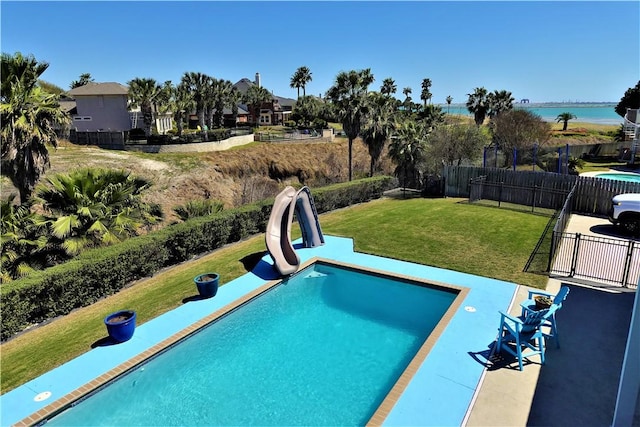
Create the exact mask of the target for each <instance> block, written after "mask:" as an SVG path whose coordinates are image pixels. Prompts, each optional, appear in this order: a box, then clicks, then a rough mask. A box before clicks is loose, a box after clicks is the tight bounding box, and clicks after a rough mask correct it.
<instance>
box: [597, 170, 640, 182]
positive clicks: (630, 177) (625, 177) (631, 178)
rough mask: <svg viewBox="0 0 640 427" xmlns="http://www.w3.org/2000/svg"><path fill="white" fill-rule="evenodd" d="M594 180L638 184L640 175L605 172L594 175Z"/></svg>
mask: <svg viewBox="0 0 640 427" xmlns="http://www.w3.org/2000/svg"><path fill="white" fill-rule="evenodd" d="M595 177H596V178H607V179H616V180H618V181H627V182H640V174H637V173H616V172H605V173H599V174H597V175H595Z"/></svg>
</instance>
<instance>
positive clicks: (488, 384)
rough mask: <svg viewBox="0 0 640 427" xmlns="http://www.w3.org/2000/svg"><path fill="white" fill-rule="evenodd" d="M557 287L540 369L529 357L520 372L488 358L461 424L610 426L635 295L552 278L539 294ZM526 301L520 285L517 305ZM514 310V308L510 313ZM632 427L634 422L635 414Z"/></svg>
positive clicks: (638, 416) (511, 363)
mask: <svg viewBox="0 0 640 427" xmlns="http://www.w3.org/2000/svg"><path fill="white" fill-rule="evenodd" d="M564 284H566V285H568V286H569V287H570V289H571V292H570V293H569V296H568V297H567V301H566V303H565V304H564V306H563V308H562V310H560V311H559V312H558V315H557V322H558V328H559V332H560V342H561V348H556V346H555V343H554V342H553V341H550V345H549V346H548V348H547V352H546V355H547V360H546V363H545V365H544V366H541V365H540V364H539V358H538V357H533V358H532V359H533V363H530V364H525V367H524V370H523V371H522V372H521V371H519V370H518V365H517V363H516V362H515V361H514V360H504V359H502V358H494V359H492V360H491V361H489V362H488V363H487V371H486V375H485V377H484V380H483V382H482V386H481V388H480V391H479V393H478V394H477V396H476V400H475V402H474V404H473V405H472V408H471V411H470V414H469V417H468V419H467V423H466V425H468V426H507V425H508V426H525V425H532V426H534V425H535V426H542V425H544V426H570V425H580V426H609V425H611V421H612V419H613V413H614V409H615V404H616V396H617V393H618V381H619V377H620V372H621V370H622V359H623V355H624V351H625V346H626V342H627V336H628V325H629V322H630V320H631V309H632V307H633V300H634V297H635V293H634V292H629V291H627V292H620V293H612V292H608V291H603V290H599V289H595V288H588V287H585V286H582V285H575V284H571V283H568V282H560V281H558V280H553V279H552V280H550V283H549V286H548V288H547V289H548V290H549V291H550V292H555V291H556V290H557V289H559V288H560V286H561V285H564ZM526 297H527V288H525V287H521V288H520V290H519V294H518V298H517V301H522V300H524V299H526ZM519 312H520V310H519V305H518V304H515V306H514V307H513V308H512V310H511V313H513V314H519ZM497 327H498V316H496V328H497ZM634 425H640V414H639V413H638V411H636V416H635V419H634Z"/></svg>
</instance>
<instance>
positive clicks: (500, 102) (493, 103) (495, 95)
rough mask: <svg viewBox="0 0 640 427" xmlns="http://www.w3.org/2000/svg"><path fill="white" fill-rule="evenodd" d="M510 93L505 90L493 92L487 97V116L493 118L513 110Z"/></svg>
mask: <svg viewBox="0 0 640 427" xmlns="http://www.w3.org/2000/svg"><path fill="white" fill-rule="evenodd" d="M513 101H515V99H514V98H513V96H511V92H509V91H507V90H494V91H493V92H491V93H489V94H488V95H487V115H488V116H489V118H494V117H495V116H497V115H498V114H500V113H502V112H504V111H509V110H511V109H513Z"/></svg>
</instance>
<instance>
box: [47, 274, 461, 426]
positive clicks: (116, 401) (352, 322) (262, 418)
mask: <svg viewBox="0 0 640 427" xmlns="http://www.w3.org/2000/svg"><path fill="white" fill-rule="evenodd" d="M456 295H457V293H456V292H455V291H447V290H442V289H436V288H430V287H424V286H418V285H412V284H408V283H404V282H402V281H398V280H391V279H388V278H383V277H379V276H375V275H372V274H368V273H363V272H358V271H352V270H349V269H346V268H343V267H337V266H333V265H326V264H322V263H316V264H314V265H313V266H311V267H310V268H307V269H305V270H303V271H301V272H300V273H299V274H297V275H295V276H294V277H292V278H290V279H289V280H287V281H284V282H282V284H280V285H277V286H275V287H274V288H272V289H270V290H269V291H267V292H266V293H264V294H263V295H261V296H260V297H258V298H256V299H254V300H253V301H251V302H250V303H248V304H246V305H244V306H242V307H240V308H238V309H237V310H235V311H233V312H231V313H230V314H228V315H226V316H224V317H223V318H221V319H219V320H218V321H216V322H214V323H213V324H211V325H210V326H208V327H206V328H205V329H203V330H202V331H201V332H199V333H197V334H195V335H193V336H192V337H190V338H188V339H187V340H185V341H183V342H182V343H180V344H178V345H176V346H174V347H172V348H170V349H169V350H168V351H166V352H165V353H163V354H161V355H159V356H158V357H156V358H154V359H152V360H151V361H149V362H148V363H146V364H144V365H143V366H141V367H138V368H137V369H136V370H134V371H133V372H132V373H130V374H128V375H126V376H125V377H123V378H121V379H119V380H118V381H115V382H114V383H112V384H110V385H108V386H107V387H105V388H104V389H103V390H101V391H100V392H98V393H96V394H95V395H93V396H91V397H89V398H88V399H86V400H84V401H82V402H81V403H79V404H78V405H76V406H75V407H72V408H71V409H69V410H67V411H65V412H64V413H62V414H60V415H58V416H57V417H55V418H53V419H51V420H49V421H48V423H47V424H49V425H128V426H132V425H362V424H364V423H366V422H367V421H368V420H369V418H370V417H371V415H372V414H373V413H374V412H375V410H376V409H377V408H378V406H379V405H380V403H381V402H382V400H383V399H384V398H385V396H386V395H387V393H388V392H389V390H390V389H391V387H392V386H393V385H394V383H395V382H396V380H397V379H398V377H399V376H400V375H401V374H402V372H403V371H404V369H405V368H406V367H407V365H408V364H409V362H410V361H411V359H412V358H413V356H414V355H415V353H416V351H417V350H418V349H419V348H420V347H421V346H422V344H423V343H424V341H425V339H426V338H427V337H428V336H429V334H430V333H431V331H432V330H433V328H434V327H435V326H436V325H437V323H438V322H439V321H440V319H441V317H442V316H443V314H444V313H445V312H446V310H447V309H448V307H449V306H450V305H451V303H452V302H453V300H454V299H455V297H456Z"/></svg>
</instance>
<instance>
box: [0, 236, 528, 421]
mask: <svg viewBox="0 0 640 427" xmlns="http://www.w3.org/2000/svg"><path fill="white" fill-rule="evenodd" d="M325 239H326V244H325V245H324V246H319V247H316V248H309V249H299V250H298V252H299V254H300V259H301V261H302V262H303V263H310V262H313V261H314V260H317V259H329V260H332V261H335V262H338V263H344V264H348V265H356V266H359V267H362V268H364V269H371V270H378V271H384V272H386V273H389V274H394V275H398V276H404V277H410V278H418V279H421V280H424V281H428V282H431V283H436V284H437V283H443V284H447V285H453V286H456V287H460V288H461V289H464V290H463V291H462V292H466V296H465V295H463V294H462V293H461V295H460V297H459V298H461V299H462V304H461V305H460V306H459V307H458V309H457V310H456V309H455V307H454V306H455V305H456V304H457V303H458V299H456V301H455V302H454V306H452V307H451V308H450V310H449V311H448V312H447V314H446V315H445V316H448V315H449V313H450V312H451V310H453V311H455V313H454V314H453V316H452V317H451V319H450V320H449V322H448V323H447V324H446V326H445V325H442V323H439V324H438V326H437V327H436V331H437V333H436V332H435V331H434V333H432V334H431V335H430V336H429V338H428V339H427V345H426V347H425V346H423V348H421V349H420V350H419V351H418V356H416V357H415V358H414V359H413V360H412V362H411V363H410V364H409V366H408V367H407V369H406V370H405V372H404V373H403V375H402V376H401V378H400V379H399V380H398V382H397V383H396V385H395V386H394V388H393V389H392V390H391V392H390V393H389V395H388V398H387V399H385V401H384V402H383V403H382V404H381V406H380V408H379V411H378V412H376V414H374V416H373V417H372V419H371V422H372V423H373V424H376V425H461V424H463V423H464V420H465V419H466V418H467V417H468V416H469V412H470V411H471V408H472V405H473V399H474V396H475V394H476V393H477V392H478V390H479V387H480V384H481V383H482V377H483V375H484V374H483V373H484V371H485V365H484V364H483V363H482V359H483V358H484V357H486V356H488V350H489V349H490V346H491V345H492V343H493V342H495V338H496V334H497V328H498V322H499V313H498V311H500V310H501V311H508V310H509V307H511V306H512V305H513V304H514V296H515V294H516V292H517V289H518V286H517V285H516V284H514V283H510V282H504V281H500V280H496V279H491V278H488V277H480V276H475V275H471V274H465V273H460V272H456V271H451V270H446V269H442V268H436V267H430V266H427V265H421V264H415V263H411V262H406V261H400V260H396V259H391V258H384V257H379V256H374V255H369V254H364V253H360V252H356V251H355V250H354V242H353V240H352V239H350V238H344V237H336V236H328V235H325ZM300 241H301V240H299V241H298V242H300ZM294 244H296V242H294ZM276 279H277V277H276V274H275V272H274V270H273V266H272V263H271V259H270V258H269V256H268V255H265V256H264V257H263V258H262V260H261V261H260V262H259V263H258V264H257V265H256V267H255V268H254V269H253V270H252V271H251V272H249V273H246V274H244V275H242V276H240V277H238V278H236V279H234V280H232V281H230V282H228V283H226V284H225V285H224V286H221V287H220V289H219V290H218V293H217V294H216V296H215V298H210V299H207V300H196V301H190V302H187V303H185V304H181V305H179V306H178V307H176V308H175V309H174V310H171V311H169V312H167V313H165V314H163V315H161V316H158V317H156V318H155V319H152V320H150V321H148V322H145V323H144V324H141V325H139V326H138V327H136V332H135V334H134V336H133V338H131V339H130V340H129V341H127V342H125V343H122V344H118V345H111V346H95V347H94V348H90V349H89V348H88V349H87V351H86V352H85V353H83V354H82V355H80V356H78V357H76V358H74V359H72V360H70V361H68V362H66V363H65V364H63V365H61V366H59V367H57V368H55V369H52V370H51V371H49V372H47V373H45V374H43V375H41V376H39V377H37V378H34V379H32V380H30V381H29V382H27V383H25V384H23V385H21V386H20V387H17V388H15V389H13V390H10V391H8V392H5V393H4V394H2V395H1V396H0V407H1V408H2V410H1V411H0V425H2V426H5V425H20V426H21V425H24V426H29V425H35V424H38V423H39V422H40V421H41V420H45V419H47V418H49V417H50V416H51V414H52V413H54V412H55V411H57V410H59V409H60V407H61V405H62V406H64V405H67V404H68V403H69V402H70V401H72V400H75V399H77V398H78V397H79V396H81V395H82V394H86V393H87V392H88V391H90V389H91V387H100V385H101V384H104V382H105V380H104V378H105V377H108V375H109V374H113V373H115V374H116V375H118V374H121V373H124V372H125V371H126V370H127V369H128V368H130V367H133V366H134V364H135V363H138V362H141V361H144V360H146V359H148V358H149V357H152V356H153V354H155V353H156V352H158V351H161V350H158V348H164V347H166V342H167V341H171V340H172V339H173V338H174V337H175V336H176V335H179V334H180V333H183V332H185V331H186V334H189V333H190V332H189V331H191V332H195V331H196V330H197V329H198V328H199V327H202V326H205V325H206V324H208V323H210V322H211V321H212V316H216V315H219V314H218V313H219V312H221V311H223V310H225V309H226V307H227V306H228V305H230V304H233V303H235V302H237V301H238V300H243V301H247V300H250V299H251V298H253V297H254V296H256V295H257V294H258V293H260V292H261V291H260V290H261V289H262V287H264V286H265V283H270V282H269V281H274V282H275V281H276ZM191 284H192V283H191ZM191 284H190V285H191ZM96 322H98V323H102V318H99V319H96ZM183 336H184V335H183ZM172 342H175V341H172ZM163 346H164V347H163ZM424 349H428V355H427V356H425V358H424V360H423V361H422V362H420V357H419V355H420V354H421V353H422V352H423V351H424ZM411 375H412V376H411ZM101 381H102V382H101ZM403 387H404V388H403ZM88 389H89V390H88ZM384 408H386V409H387V410H389V412H388V415H387V416H386V417H385V416H383V415H381V412H380V410H382V409H384ZM389 408H390V409H389Z"/></svg>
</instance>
